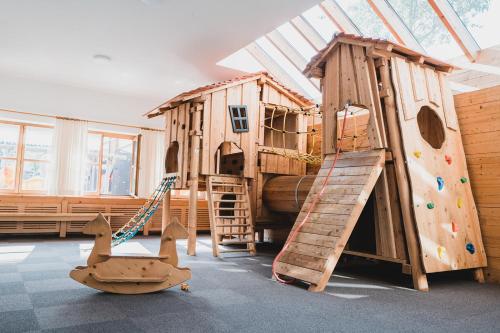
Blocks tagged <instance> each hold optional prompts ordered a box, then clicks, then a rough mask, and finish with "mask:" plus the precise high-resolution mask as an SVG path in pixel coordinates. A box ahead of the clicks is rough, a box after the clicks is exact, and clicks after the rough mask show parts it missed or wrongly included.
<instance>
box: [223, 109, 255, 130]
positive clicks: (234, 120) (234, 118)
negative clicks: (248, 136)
mask: <svg viewBox="0 0 500 333" xmlns="http://www.w3.org/2000/svg"><path fill="white" fill-rule="evenodd" d="M228 109H229V116H230V117H231V124H232V126H233V132H234V133H248V132H249V131H250V124H249V123H248V107H247V106H246V105H228ZM233 109H236V110H237V112H238V115H235V114H234V113H233ZM242 110H245V115H244V116H242V115H241V114H242V112H241V111H242ZM237 122H238V124H239V128H238V127H237V126H236V123H237ZM243 124H246V126H243Z"/></svg>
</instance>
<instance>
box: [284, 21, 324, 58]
mask: <svg viewBox="0 0 500 333" xmlns="http://www.w3.org/2000/svg"><path fill="white" fill-rule="evenodd" d="M290 23H291V24H292V26H294V27H295V29H297V31H298V32H299V33H300V34H301V35H302V37H304V38H305V39H306V41H307V42H308V43H309V44H311V46H312V47H313V48H314V49H315V50H316V51H319V50H321V49H323V48H324V47H325V46H326V42H325V40H324V39H323V37H321V35H320V34H319V33H318V32H317V31H316V30H315V29H314V28H313V27H312V26H311V25H310V24H309V23H308V22H307V21H306V20H305V19H304V18H303V17H302V16H297V17H295V18H293V19H292V20H291V21H290Z"/></svg>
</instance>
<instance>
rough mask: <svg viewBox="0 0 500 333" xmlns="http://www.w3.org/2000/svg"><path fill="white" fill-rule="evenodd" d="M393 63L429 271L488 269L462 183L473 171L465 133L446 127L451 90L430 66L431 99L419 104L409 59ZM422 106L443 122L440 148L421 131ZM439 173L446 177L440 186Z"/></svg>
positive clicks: (466, 187) (468, 191) (465, 185)
mask: <svg viewBox="0 0 500 333" xmlns="http://www.w3.org/2000/svg"><path fill="white" fill-rule="evenodd" d="M391 62H392V64H393V65H392V72H393V78H394V80H393V81H394V84H395V90H396V101H397V105H398V111H399V112H403V113H404V115H405V117H401V116H400V117H399V123H400V127H401V135H402V140H403V149H404V154H405V159H406V161H407V167H408V173H409V178H410V184H411V190H412V199H413V210H414V214H415V220H416V224H417V230H418V236H419V239H420V245H421V251H422V259H423V263H424V267H425V271H426V272H427V273H432V272H441V271H449V270H457V269H467V268H476V267H484V266H485V265H486V256H485V252H484V247H483V243H482V238H481V230H480V226H479V220H478V216H477V211H476V206H475V204H474V198H473V196H472V191H471V187H470V183H469V182H468V181H466V182H462V181H461V179H462V177H464V179H468V178H469V175H468V171H467V166H466V162H465V154H464V150H463V146H462V139H461V136H460V131H458V130H452V129H450V128H448V127H446V126H444V124H446V122H445V115H444V111H443V108H442V107H441V100H442V98H441V95H440V94H441V92H442V93H443V94H445V95H446V94H451V91H450V90H449V89H447V87H441V86H440V85H439V80H438V79H437V74H436V73H431V72H429V71H430V69H428V68H426V69H425V70H426V75H425V77H426V79H427V86H428V87H433V88H432V89H430V88H429V89H428V95H429V96H428V98H424V100H422V101H421V102H419V103H417V104H415V99H414V96H413V91H414V89H413V87H412V86H411V83H412V81H411V80H409V79H408V74H409V65H408V63H407V62H406V61H405V60H404V59H401V58H392V60H391ZM402 73H406V74H404V75H401V74H402ZM415 83H416V84H423V85H426V82H415ZM436 84H437V86H435V85H436ZM431 93H432V95H431ZM445 98H448V97H445ZM423 105H427V106H429V107H430V108H431V109H433V110H434V111H435V113H436V115H437V116H438V117H439V119H440V121H441V122H442V124H443V130H444V133H445V141H444V143H443V144H442V146H441V147H440V148H439V147H438V148H433V147H431V145H430V144H429V143H428V142H427V141H425V140H424V139H423V137H422V136H421V135H420V130H419V124H418V122H417V118H418V117H417V114H418V112H419V110H420V106H423ZM448 112H449V113H452V112H454V111H452V110H448ZM439 126H440V124H439V121H437V122H435V124H433V126H431V127H430V128H431V130H430V132H433V133H434V132H436V131H437V129H438V128H439ZM438 177H441V178H442V179H443V180H444V187H443V188H442V189H441V190H440V189H439V187H438ZM467 244H472V245H473V246H474V251H472V252H473V253H469V251H468V250H467Z"/></svg>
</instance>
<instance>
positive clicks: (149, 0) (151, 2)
mask: <svg viewBox="0 0 500 333" xmlns="http://www.w3.org/2000/svg"><path fill="white" fill-rule="evenodd" d="M140 1H141V2H142V3H143V4H145V5H148V6H158V5H161V3H162V2H163V0H140Z"/></svg>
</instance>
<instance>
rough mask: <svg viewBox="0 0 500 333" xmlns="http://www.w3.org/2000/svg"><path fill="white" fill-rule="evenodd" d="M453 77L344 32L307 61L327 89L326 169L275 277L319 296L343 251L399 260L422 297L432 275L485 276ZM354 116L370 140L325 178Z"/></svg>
mask: <svg viewBox="0 0 500 333" xmlns="http://www.w3.org/2000/svg"><path fill="white" fill-rule="evenodd" d="M451 70H452V68H451V66H450V65H448V64H445V63H443V62H440V61H438V60H435V59H433V58H430V57H428V56H425V55H422V54H419V53H417V52H415V51H412V50H410V49H408V48H406V47H403V46H401V45H398V44H395V43H392V42H389V41H384V40H377V39H370V38H363V37H357V36H353V35H347V34H339V35H337V36H335V37H334V39H333V40H332V41H331V42H330V43H329V44H328V45H327V46H326V48H324V49H323V50H322V51H320V53H319V54H318V55H316V56H315V57H313V58H312V60H311V62H310V63H309V64H308V66H307V68H306V69H305V71H304V73H305V74H306V75H307V76H309V77H316V78H319V79H320V80H321V83H322V92H323V120H322V152H323V154H324V162H323V164H322V166H321V168H320V170H319V172H318V174H317V176H316V178H315V180H314V182H313V184H312V187H311V190H310V192H309V195H308V197H307V199H306V201H305V204H304V205H303V206H302V210H301V212H300V213H299V216H298V217H297V220H296V222H295V226H294V229H293V230H294V232H293V233H291V235H290V236H289V239H288V241H287V244H286V245H285V247H284V249H283V251H282V253H280V255H279V256H278V257H277V261H276V265H275V272H276V273H277V274H279V275H284V276H288V277H293V278H296V279H299V280H303V281H305V282H307V283H309V284H310V290H312V291H321V290H323V289H324V288H325V286H326V284H327V282H328V280H329V278H330V276H331V274H332V272H333V270H334V268H335V266H336V264H337V261H338V259H339V257H340V255H341V254H342V253H343V251H345V252H347V253H351V254H356V255H360V256H365V257H368V258H374V259H381V260H387V261H391V262H397V263H401V264H402V265H403V271H405V272H407V273H411V275H412V277H413V282H414V286H415V288H417V289H419V290H427V289H428V284H427V278H426V274H427V273H434V272H444V271H452V270H461V269H474V273H475V277H476V279H478V280H482V279H483V273H482V269H481V267H485V266H486V256H485V251H484V247H483V243H482V239H481V231H480V227H479V221H478V215H477V211H476V207H475V204H474V199H473V197H472V192H471V186H470V183H469V176H468V172H467V166H466V161H465V156H464V151H463V146H462V140H461V136H460V129H459V127H458V123H457V115H456V112H455V107H454V104H453V96H452V93H451V91H450V89H449V87H448V84H447V81H446V73H447V72H449V71H451ZM357 112H360V114H363V117H366V115H368V117H369V119H367V121H366V125H367V127H366V132H365V135H366V139H367V142H368V144H367V146H366V147H365V148H363V149H357V150H356V151H350V152H343V153H341V154H340V155H339V156H340V157H339V158H338V160H337V161H336V167H335V169H333V171H332V164H333V163H334V161H335V159H336V158H335V155H336V151H337V148H338V145H342V146H343V140H344V138H341V137H340V135H339V133H340V132H341V129H340V128H339V124H340V123H341V121H342V120H343V119H344V117H345V119H346V120H345V121H346V125H347V124H349V123H351V124H352V122H353V121H355V119H356V117H358V116H357V115H356V113H357ZM345 113H348V114H347V115H346V114H345ZM351 150H352V149H351ZM330 171H332V177H328V179H326V180H325V178H326V176H327V175H328V174H329V172H330ZM320 191H323V195H322V196H318V192H320ZM368 206H370V207H368ZM366 220H371V221H372V222H371V223H372V224H373V220H375V222H374V227H373V228H372V229H371V230H372V231H373V233H374V238H375V248H374V249H363V248H362V245H363V243H366V242H364V240H363V239H362V240H361V242H357V243H358V245H357V246H358V247H359V246H360V247H361V248H362V249H356V248H355V246H356V240H357V238H359V233H357V232H356V230H357V229H359V228H366V225H367V224H366ZM297 228H299V229H298V230H297ZM295 230H297V232H295ZM365 230H366V229H365ZM353 231H354V233H353ZM348 240H349V245H348V247H347V248H346V245H347V241H348ZM359 244H361V245H359Z"/></svg>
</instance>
